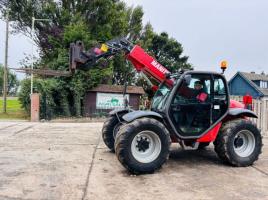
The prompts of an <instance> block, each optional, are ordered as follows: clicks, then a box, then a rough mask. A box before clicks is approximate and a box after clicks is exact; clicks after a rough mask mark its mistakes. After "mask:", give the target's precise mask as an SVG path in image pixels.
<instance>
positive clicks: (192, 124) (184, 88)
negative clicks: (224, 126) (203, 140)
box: [169, 73, 216, 137]
mask: <svg viewBox="0 0 268 200" xmlns="http://www.w3.org/2000/svg"><path fill="white" fill-rule="evenodd" d="M212 86H213V83H212V76H211V75H210V74H204V73H200V74H198V73H193V74H191V79H190V81H189V82H188V83H186V81H184V80H182V83H181V84H180V86H179V87H178V88H177V89H176V91H175V94H174V96H173V99H172V101H171V104H170V110H169V117H170V119H171V121H172V125H173V127H174V128H175V129H176V131H177V132H178V133H179V135H181V136H183V137H198V136H200V135H201V134H202V133H204V131H206V130H207V129H208V128H209V127H210V126H211V124H212V123H213V115H212V107H213V106H212V105H213V104H212V100H211V93H212ZM215 103H216V102H215Z"/></svg>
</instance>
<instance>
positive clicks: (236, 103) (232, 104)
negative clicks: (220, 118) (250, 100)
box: [230, 99, 245, 108]
mask: <svg viewBox="0 0 268 200" xmlns="http://www.w3.org/2000/svg"><path fill="white" fill-rule="evenodd" d="M230 108H245V105H244V104H242V103H240V102H239V101H235V100H232V99H231V100H230Z"/></svg>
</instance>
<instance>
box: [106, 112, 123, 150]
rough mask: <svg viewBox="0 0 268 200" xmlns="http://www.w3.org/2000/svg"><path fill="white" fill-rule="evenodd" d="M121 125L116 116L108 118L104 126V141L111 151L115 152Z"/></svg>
mask: <svg viewBox="0 0 268 200" xmlns="http://www.w3.org/2000/svg"><path fill="white" fill-rule="evenodd" d="M121 125H122V124H121V123H120V122H119V120H118V118H117V116H116V115H112V116H110V117H108V118H107V120H106V121H105V122H104V124H103V128H102V139H103V142H104V143H105V145H106V146H107V147H108V148H109V149H110V150H111V151H114V141H115V140H114V138H115V135H116V134H117V133H118V130H119V128H120V126H121Z"/></svg>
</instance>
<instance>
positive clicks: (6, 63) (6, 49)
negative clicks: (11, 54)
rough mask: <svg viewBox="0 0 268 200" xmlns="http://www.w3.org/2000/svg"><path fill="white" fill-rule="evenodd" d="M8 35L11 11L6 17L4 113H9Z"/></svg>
mask: <svg viewBox="0 0 268 200" xmlns="http://www.w3.org/2000/svg"><path fill="white" fill-rule="evenodd" d="M8 36H9V13H8V12H7V18H6V45H5V66H4V81H3V82H4V83H3V113H7V72H8V71H7V67H8V66H7V65H8Z"/></svg>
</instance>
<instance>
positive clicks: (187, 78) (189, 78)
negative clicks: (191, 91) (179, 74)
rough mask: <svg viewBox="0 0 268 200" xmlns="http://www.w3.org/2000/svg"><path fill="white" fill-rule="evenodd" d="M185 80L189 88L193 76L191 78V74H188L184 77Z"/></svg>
mask: <svg viewBox="0 0 268 200" xmlns="http://www.w3.org/2000/svg"><path fill="white" fill-rule="evenodd" d="M183 79H184V81H185V83H186V85H187V86H188V85H190V83H191V80H192V76H191V75H190V74H187V75H185V76H184V78H183Z"/></svg>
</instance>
